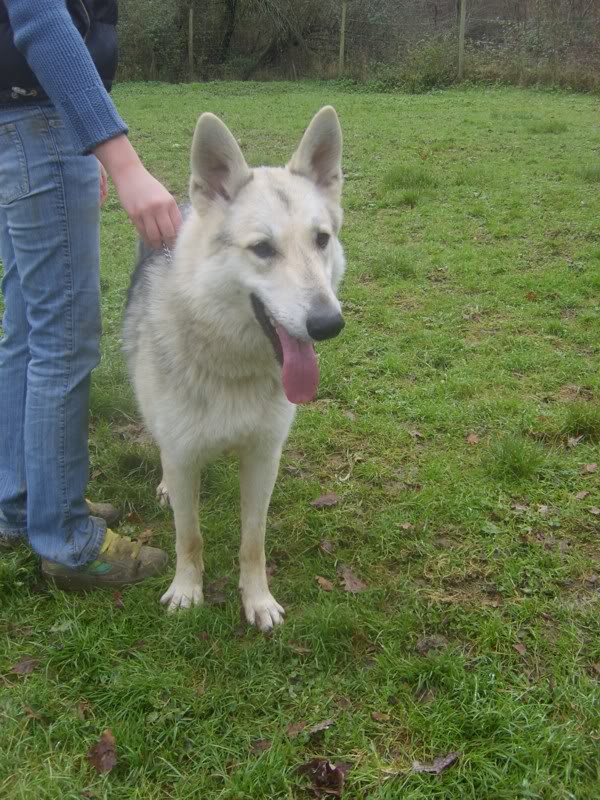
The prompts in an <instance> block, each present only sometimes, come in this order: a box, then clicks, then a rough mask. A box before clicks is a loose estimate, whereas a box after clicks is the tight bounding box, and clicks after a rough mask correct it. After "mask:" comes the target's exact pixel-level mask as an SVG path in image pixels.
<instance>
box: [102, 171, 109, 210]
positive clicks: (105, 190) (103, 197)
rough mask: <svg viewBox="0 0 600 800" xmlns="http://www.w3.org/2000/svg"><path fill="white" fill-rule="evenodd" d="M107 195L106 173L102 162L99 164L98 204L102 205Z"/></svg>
mask: <svg viewBox="0 0 600 800" xmlns="http://www.w3.org/2000/svg"><path fill="white" fill-rule="evenodd" d="M107 197H108V175H107V172H106V170H105V169H104V167H103V166H102V164H100V205H101V206H103V205H104V203H105V201H106V198H107Z"/></svg>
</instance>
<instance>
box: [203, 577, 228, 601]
mask: <svg viewBox="0 0 600 800" xmlns="http://www.w3.org/2000/svg"><path fill="white" fill-rule="evenodd" d="M228 583H229V575H223V576H222V577H221V578H217V579H216V580H215V581H212V583H209V584H208V585H207V586H206V587H205V589H204V599H205V601H206V603H207V605H209V606H224V605H225V604H226V603H227V597H226V596H225V592H224V591H223V590H224V589H225V587H226V586H227V584H228Z"/></svg>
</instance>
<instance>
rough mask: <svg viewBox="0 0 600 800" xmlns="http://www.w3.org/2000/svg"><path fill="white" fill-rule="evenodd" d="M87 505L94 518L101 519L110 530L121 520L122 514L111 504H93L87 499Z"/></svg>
mask: <svg viewBox="0 0 600 800" xmlns="http://www.w3.org/2000/svg"><path fill="white" fill-rule="evenodd" d="M85 502H86V504H87V507H88V510H89V512H90V516H92V517H100V519H103V520H104V522H106V524H107V525H108V527H109V528H110V527H111V525H116V524H117V523H118V522H119V521H120V519H121V512H120V511H118V510H117V509H116V508H115V507H114V506H113V505H111V504H110V503H92V501H91V500H88V499H86V501H85Z"/></svg>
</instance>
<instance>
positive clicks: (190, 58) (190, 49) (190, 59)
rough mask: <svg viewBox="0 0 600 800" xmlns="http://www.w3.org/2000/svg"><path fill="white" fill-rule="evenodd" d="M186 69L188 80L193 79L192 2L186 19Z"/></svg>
mask: <svg viewBox="0 0 600 800" xmlns="http://www.w3.org/2000/svg"><path fill="white" fill-rule="evenodd" d="M188 69H189V74H190V80H191V81H193V80H194V3H193V0H192V2H191V3H190V15H189V20H188Z"/></svg>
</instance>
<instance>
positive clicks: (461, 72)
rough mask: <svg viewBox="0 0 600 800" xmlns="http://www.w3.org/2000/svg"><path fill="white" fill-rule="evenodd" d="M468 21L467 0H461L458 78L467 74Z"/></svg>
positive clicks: (460, 79) (460, 78)
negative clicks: (466, 34) (466, 40)
mask: <svg viewBox="0 0 600 800" xmlns="http://www.w3.org/2000/svg"><path fill="white" fill-rule="evenodd" d="M466 21H467V0H460V19H459V22H458V80H459V81H462V79H463V77H464V74H465V25H466Z"/></svg>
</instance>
